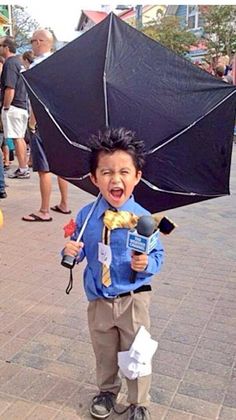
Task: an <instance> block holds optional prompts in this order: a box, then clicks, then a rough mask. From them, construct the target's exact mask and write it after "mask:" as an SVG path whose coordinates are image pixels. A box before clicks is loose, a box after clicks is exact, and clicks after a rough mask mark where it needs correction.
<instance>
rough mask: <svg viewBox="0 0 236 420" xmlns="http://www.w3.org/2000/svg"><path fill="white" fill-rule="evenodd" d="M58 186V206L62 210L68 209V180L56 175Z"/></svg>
mask: <svg viewBox="0 0 236 420" xmlns="http://www.w3.org/2000/svg"><path fill="white" fill-rule="evenodd" d="M57 182H58V187H59V190H60V193H61V201H60V204H59V206H58V207H59V208H60V209H61V210H62V211H65V212H66V211H69V209H68V182H67V181H65V180H64V179H63V178H60V177H59V176H58V177H57Z"/></svg>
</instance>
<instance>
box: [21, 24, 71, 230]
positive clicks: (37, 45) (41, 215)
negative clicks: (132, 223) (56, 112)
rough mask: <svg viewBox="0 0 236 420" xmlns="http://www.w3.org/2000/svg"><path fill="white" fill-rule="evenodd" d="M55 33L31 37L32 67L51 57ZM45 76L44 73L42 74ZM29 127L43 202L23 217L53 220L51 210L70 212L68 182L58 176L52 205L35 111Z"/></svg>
mask: <svg viewBox="0 0 236 420" xmlns="http://www.w3.org/2000/svg"><path fill="white" fill-rule="evenodd" d="M53 41H54V39H53V35H52V34H51V32H50V31H48V30H47V29H38V30H36V31H35V32H34V33H33V35H32V39H31V45H32V51H33V53H34V57H35V59H34V62H33V63H32V64H31V65H30V68H32V67H34V66H36V65H40V63H41V62H42V61H43V60H45V59H47V58H48V57H50V55H51V54H52V49H53ZM42 77H43V74H42ZM29 129H30V131H31V141H30V145H31V146H30V147H31V156H32V168H33V171H34V172H38V175H39V186H40V195H41V203H40V207H39V210H37V211H34V212H33V213H30V214H28V215H26V216H23V217H22V220H24V221H25V222H51V221H52V217H51V216H50V210H52V211H54V212H57V213H61V214H70V213H71V210H69V208H68V182H67V181H65V180H64V179H62V178H60V177H57V181H58V187H59V191H60V196H61V199H60V202H59V204H56V205H55V206H52V207H50V198H51V191H52V181H51V173H50V168H49V164H48V161H47V157H46V154H45V150H44V145H43V140H42V138H41V137H40V135H39V131H38V128H37V124H36V119H35V116H34V113H33V112H32V111H31V112H30V118H29Z"/></svg>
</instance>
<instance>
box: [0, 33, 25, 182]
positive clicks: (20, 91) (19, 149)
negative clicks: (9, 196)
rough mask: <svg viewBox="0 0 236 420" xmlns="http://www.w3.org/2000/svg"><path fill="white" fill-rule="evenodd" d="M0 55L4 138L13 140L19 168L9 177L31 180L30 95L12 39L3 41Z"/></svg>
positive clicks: (3, 39) (1, 39)
mask: <svg viewBox="0 0 236 420" xmlns="http://www.w3.org/2000/svg"><path fill="white" fill-rule="evenodd" d="M0 55H1V56H2V57H3V58H4V59H5V62H4V64H3V70H2V74H1V95H2V112H1V116H2V124H3V132H4V137H5V138H12V139H13V140H14V145H15V150H16V156H17V159H18V164H19V167H18V168H17V169H16V171H15V172H14V173H13V174H11V175H8V176H9V178H19V179H23V178H29V177H30V171H29V168H28V165H27V153H26V143H25V140H24V137H25V132H26V128H27V123H28V111H27V102H28V96H27V92H26V88H25V84H24V82H23V79H22V78H21V75H20V73H21V64H20V61H19V59H18V58H17V57H16V43H15V40H14V38H13V37H10V36H6V37H2V38H0Z"/></svg>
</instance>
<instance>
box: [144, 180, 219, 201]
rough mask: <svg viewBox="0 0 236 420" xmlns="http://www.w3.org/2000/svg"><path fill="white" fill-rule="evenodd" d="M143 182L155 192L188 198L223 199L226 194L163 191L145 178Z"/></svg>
mask: <svg viewBox="0 0 236 420" xmlns="http://www.w3.org/2000/svg"><path fill="white" fill-rule="evenodd" d="M141 181H142V182H143V183H144V184H146V185H147V186H148V187H149V188H151V189H152V190H155V191H159V192H163V193H167V194H176V195H187V196H199V197H223V196H225V195H226V194H199V193H196V192H183V191H171V190H163V189H162V188H159V187H157V185H154V184H152V183H151V182H150V181H147V180H146V179H144V178H141Z"/></svg>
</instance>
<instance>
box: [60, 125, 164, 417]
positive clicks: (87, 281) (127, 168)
mask: <svg viewBox="0 0 236 420" xmlns="http://www.w3.org/2000/svg"><path fill="white" fill-rule="evenodd" d="M90 147H91V161H90V171H91V180H92V182H93V183H94V184H95V185H96V186H97V187H98V189H99V190H100V193H101V195H102V197H101V199H100V200H99V202H98V204H97V206H96V207H95V209H94V211H93V213H92V215H91V217H90V219H89V222H88V224H87V226H86V229H85V231H84V233H83V237H82V242H79V243H77V242H75V240H76V238H77V237H78V233H79V231H80V229H81V227H82V225H83V222H84V220H85V218H86V216H87V214H88V212H89V210H90V209H91V206H92V204H89V205H87V206H86V207H84V208H83V209H82V210H81V211H80V212H79V213H78V216H77V219H76V225H77V228H76V232H75V233H74V235H73V236H72V240H71V241H70V242H68V243H67V244H66V245H65V248H64V251H63V253H64V255H70V256H74V257H76V260H77V262H80V261H82V260H83V258H84V257H86V259H87V267H86V268H85V271H84V288H85V292H86V295H87V298H88V300H89V305H88V324H89V330H90V335H91V341H92V345H93V349H94V353H95V357H96V371H97V384H98V387H99V390H100V393H99V395H97V396H96V397H94V398H93V401H92V404H91V407H90V413H91V415H92V416H93V417H95V418H99V419H105V418H107V417H108V416H109V415H110V414H111V412H112V409H113V406H114V404H115V401H116V398H117V395H118V393H119V391H120V388H121V379H120V377H119V375H118V370H119V367H118V364H117V353H118V352H119V351H127V350H129V348H130V346H131V344H132V342H133V341H134V338H135V336H136V334H137V332H138V330H139V328H140V326H141V325H143V326H144V327H145V328H146V329H147V330H149V328H150V318H149V303H150V295H151V286H150V282H151V278H152V276H153V274H156V273H158V272H159V271H160V268H161V265H162V261H163V249H162V245H161V243H160V241H159V240H158V243H157V245H156V247H155V249H154V250H153V251H152V252H151V253H150V254H149V255H146V254H140V255H136V254H135V253H133V252H131V251H130V250H129V249H127V246H126V241H127V234H128V230H129V227H115V228H114V227H113V230H108V229H107V228H106V227H104V222H105V219H104V216H105V212H106V211H107V210H113V212H114V214H116V212H117V211H125V213H123V215H124V214H126V215H127V214H128V215H131V220H132V221H133V223H135V221H137V217H136V216H143V215H148V214H149V212H148V211H147V210H145V209H144V208H142V207H141V206H140V205H139V204H138V203H136V202H135V200H134V197H133V196H132V193H133V190H134V188H135V186H136V185H137V184H138V183H139V181H140V178H141V175H142V172H141V169H142V167H143V164H144V155H145V150H144V143H143V142H142V141H140V140H138V139H137V138H136V137H135V135H134V133H133V132H131V131H128V130H126V129H124V128H121V129H111V130H107V131H105V132H104V133H103V134H101V133H100V134H99V135H98V136H97V137H95V136H94V137H93V139H92V140H91V144H90ZM108 213H109V212H108ZM110 213H111V214H113V213H112V212H111V211H110ZM106 214H107V213H106ZM118 214H119V213H118ZM121 214H122V213H121ZM125 223H126V222H125ZM110 229H111V226H110ZM109 236H110V239H109ZM105 262H106V264H105ZM132 270H133V271H135V272H136V277H135V281H134V282H131V281H130V279H131V276H132V272H133V271H132ZM126 380H127V386H128V402H129V404H130V407H129V419H130V420H131V419H132V420H142V419H143V420H145V419H149V418H150V415H149V412H148V410H147V406H148V404H149V389H150V383H151V375H148V376H142V377H138V378H137V379H134V380H130V379H127V378H126Z"/></svg>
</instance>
